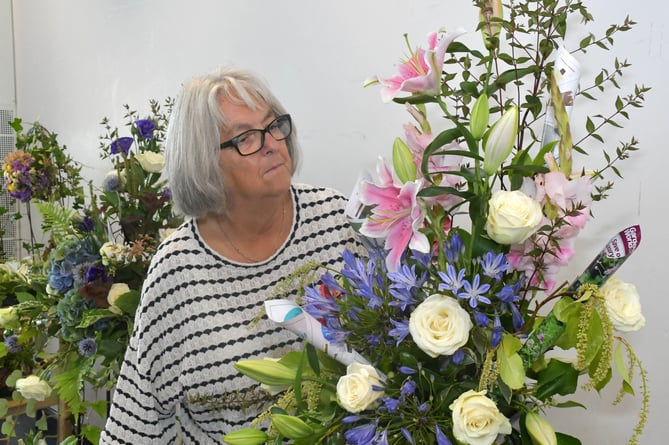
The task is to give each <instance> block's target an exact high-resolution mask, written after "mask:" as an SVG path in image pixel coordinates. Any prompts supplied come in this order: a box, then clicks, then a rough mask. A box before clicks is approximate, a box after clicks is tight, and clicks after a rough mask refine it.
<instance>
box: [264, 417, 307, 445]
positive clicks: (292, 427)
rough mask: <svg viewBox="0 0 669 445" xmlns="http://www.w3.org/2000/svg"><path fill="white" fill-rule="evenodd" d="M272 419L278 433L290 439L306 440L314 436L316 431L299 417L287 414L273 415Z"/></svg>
mask: <svg viewBox="0 0 669 445" xmlns="http://www.w3.org/2000/svg"><path fill="white" fill-rule="evenodd" d="M270 417H271V419H272V425H274V427H275V428H276V429H277V431H278V432H279V433H281V435H283V436H285V437H287V438H289V439H304V438H306V437H309V436H311V435H312V434H314V429H313V428H312V427H310V426H309V425H307V424H306V423H305V422H304V420H302V419H300V418H299V417H295V416H289V415H287V414H272V415H271V416H270Z"/></svg>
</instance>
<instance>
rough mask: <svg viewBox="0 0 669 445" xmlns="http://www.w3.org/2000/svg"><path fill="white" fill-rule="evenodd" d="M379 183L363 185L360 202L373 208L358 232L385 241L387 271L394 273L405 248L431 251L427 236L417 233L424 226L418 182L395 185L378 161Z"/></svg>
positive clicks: (389, 173) (387, 170)
mask: <svg viewBox="0 0 669 445" xmlns="http://www.w3.org/2000/svg"><path fill="white" fill-rule="evenodd" d="M379 177H380V178H381V184H380V185H377V184H373V183H371V182H364V183H363V184H362V187H361V194H360V195H361V196H360V198H361V201H362V202H363V203H364V204H366V205H372V206H374V207H373V208H372V215H371V216H370V217H369V218H368V219H367V220H366V221H365V222H364V223H363V224H362V227H361V228H360V233H362V234H363V235H365V236H369V237H371V238H385V248H386V249H388V250H389V252H388V255H387V256H386V265H387V267H388V270H390V271H396V270H397V269H398V267H399V264H400V259H401V257H402V254H403V253H404V250H405V249H406V247H407V246H409V248H411V249H414V250H418V251H420V252H423V253H428V252H429V251H430V244H429V242H428V240H427V237H426V236H425V235H424V234H423V233H421V232H420V229H421V228H422V227H423V225H424V221H425V211H424V210H423V209H422V207H421V206H420V204H419V203H418V199H417V195H418V191H419V190H420V189H421V181H413V182H406V183H404V184H402V185H397V184H396V183H395V181H393V179H392V173H391V172H390V170H389V169H388V167H387V166H386V165H385V164H384V163H383V162H380V164H379Z"/></svg>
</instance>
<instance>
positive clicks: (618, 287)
mask: <svg viewBox="0 0 669 445" xmlns="http://www.w3.org/2000/svg"><path fill="white" fill-rule="evenodd" d="M600 290H601V292H602V295H604V303H605V305H606V310H607V312H608V313H609V317H610V318H611V323H612V324H613V328H614V329H615V330H616V331H618V332H633V331H638V330H639V329H641V328H642V327H644V326H646V318H645V317H644V316H643V314H642V313H641V302H640V299H639V292H638V291H637V289H636V286H635V285H633V284H631V283H625V282H624V281H621V280H619V279H617V278H616V277H610V278H609V279H608V280H607V281H606V283H604V285H603V286H602V287H601V289H600Z"/></svg>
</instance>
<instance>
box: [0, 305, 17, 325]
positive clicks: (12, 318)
mask: <svg viewBox="0 0 669 445" xmlns="http://www.w3.org/2000/svg"><path fill="white" fill-rule="evenodd" d="M17 321H19V316H18V314H17V313H16V310H15V309H14V307H13V306H9V307H0V328H8V327H11V326H12V325H14V324H16V322H17Z"/></svg>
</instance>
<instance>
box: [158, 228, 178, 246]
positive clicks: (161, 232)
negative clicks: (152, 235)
mask: <svg viewBox="0 0 669 445" xmlns="http://www.w3.org/2000/svg"><path fill="white" fill-rule="evenodd" d="M176 230H177V229H175V228H173V227H168V228H165V229H158V239H159V240H160V242H161V243H162V242H163V241H165V240H166V239H167V237H169V236H170V235H171V234H173V233H174V232H175V231H176Z"/></svg>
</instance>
